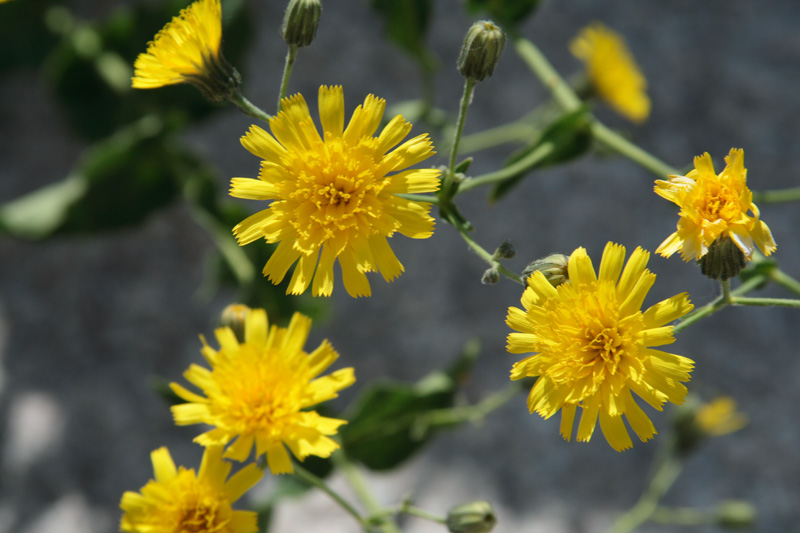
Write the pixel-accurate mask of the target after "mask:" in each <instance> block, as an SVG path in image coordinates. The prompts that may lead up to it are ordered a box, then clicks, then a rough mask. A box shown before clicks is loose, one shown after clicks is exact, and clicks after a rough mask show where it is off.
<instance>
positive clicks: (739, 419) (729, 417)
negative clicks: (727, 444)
mask: <svg viewBox="0 0 800 533" xmlns="http://www.w3.org/2000/svg"><path fill="white" fill-rule="evenodd" d="M694 420H695V424H697V427H698V428H699V429H700V431H702V432H703V433H705V434H706V435H710V436H712V437H719V436H721V435H727V434H728V433H733V432H734V431H739V430H740V429H742V428H743V427H744V426H746V425H747V417H746V416H745V415H743V414H742V413H740V412H738V411H737V410H736V401H735V400H734V399H733V398H731V397H730V396H720V397H718V398H715V399H714V400H712V401H710V402H709V403H707V404H704V405H702V406H701V407H700V408H698V409H697V412H696V413H695V415H694Z"/></svg>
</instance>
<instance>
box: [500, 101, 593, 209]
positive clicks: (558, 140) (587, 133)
mask: <svg viewBox="0 0 800 533" xmlns="http://www.w3.org/2000/svg"><path fill="white" fill-rule="evenodd" d="M589 121H590V117H589V111H588V109H587V108H586V107H585V106H584V107H581V108H580V109H578V110H576V111H573V112H571V113H567V114H565V115H562V116H561V117H560V118H558V119H557V120H556V121H554V122H553V123H552V124H550V126H548V127H547V128H546V129H545V130H544V131H543V132H542V134H541V135H540V136H539V138H538V139H536V141H535V142H534V143H532V144H531V145H529V146H526V147H525V148H523V149H521V150H519V151H517V152H516V153H515V154H513V155H512V156H511V157H510V158H509V160H508V161H506V164H505V167H506V168H509V167H512V166H515V165H516V166H517V167H519V170H518V171H517V172H514V173H512V175H511V176H509V177H508V178H507V179H505V180H504V181H502V182H500V183H498V184H497V185H495V186H494V187H493V188H492V192H491V194H490V200H491V201H496V200H498V199H500V198H502V197H503V196H505V195H506V194H507V193H508V192H509V191H511V190H512V189H513V188H514V187H516V186H517V185H519V183H520V182H521V180H522V178H524V177H525V175H526V174H527V173H528V172H530V171H532V170H535V169H542V168H545V167H549V166H553V165H557V164H560V163H565V162H567V161H570V160H572V159H575V158H576V157H579V156H581V155H583V154H584V153H586V152H587V151H588V150H589V148H590V147H591V143H592V134H591V130H590V128H589Z"/></svg>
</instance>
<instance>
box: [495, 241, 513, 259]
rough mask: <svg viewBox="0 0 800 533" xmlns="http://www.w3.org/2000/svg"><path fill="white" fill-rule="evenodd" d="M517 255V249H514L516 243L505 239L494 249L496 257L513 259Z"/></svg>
mask: <svg viewBox="0 0 800 533" xmlns="http://www.w3.org/2000/svg"><path fill="white" fill-rule="evenodd" d="M515 255H517V251H516V250H515V249H514V245H513V244H511V243H510V242H508V241H503V244H501V245H500V246H498V247H497V250H495V251H494V258H495V259H513V258H514V256H515Z"/></svg>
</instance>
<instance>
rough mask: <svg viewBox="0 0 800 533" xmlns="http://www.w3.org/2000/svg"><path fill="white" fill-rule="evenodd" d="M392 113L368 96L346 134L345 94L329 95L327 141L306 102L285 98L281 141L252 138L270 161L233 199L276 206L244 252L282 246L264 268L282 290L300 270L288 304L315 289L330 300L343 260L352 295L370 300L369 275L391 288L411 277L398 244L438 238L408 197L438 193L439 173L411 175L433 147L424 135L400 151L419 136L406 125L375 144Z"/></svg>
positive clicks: (250, 234)
mask: <svg viewBox="0 0 800 533" xmlns="http://www.w3.org/2000/svg"><path fill="white" fill-rule="evenodd" d="M385 105H386V102H385V101H384V100H382V99H380V98H376V97H375V96H374V95H369V96H367V98H366V99H365V100H364V104H363V105H361V106H358V107H357V108H356V110H355V112H354V113H353V117H352V118H351V119H350V124H349V125H348V126H347V128H345V127H344V95H343V93H342V88H341V87H325V86H323V87H320V90H319V110H320V122H321V123H322V135H320V134H319V132H318V131H317V128H316V126H315V125H314V121H313V119H312V118H311V115H310V113H309V110H308V106H307V105H306V102H305V100H304V99H303V97H302V95H299V94H298V95H295V96H291V97H289V98H285V99H284V100H283V102H282V104H281V111H280V113H278V114H277V116H275V117H273V118H272V119H271V120H270V122H269V124H270V129H271V130H272V134H273V135H274V137H273V136H272V135H270V134H269V133H267V132H266V131H264V130H262V129H261V128H259V127H257V126H252V127H251V128H250V131H248V132H247V134H246V135H245V136H244V137H242V145H244V147H245V148H246V149H247V150H249V151H250V152H252V153H253V154H255V155H257V156H259V157H261V158H262V159H263V160H264V161H263V162H262V163H261V172H260V173H259V176H258V177H259V179H252V178H233V179H232V180H231V189H230V194H231V196H235V197H237V198H247V199H251V200H267V201H270V202H271V203H270V204H269V205H268V206H267V207H266V209H264V210H263V211H260V212H258V213H256V214H254V215H252V216H250V217H248V218H246V219H245V220H243V221H242V222H240V223H239V224H237V225H236V227H234V228H233V233H234V235H236V238H237V240H238V242H239V244H240V245H245V244H248V243H251V242H253V241H255V240H257V239H260V238H264V239H265V240H266V241H267V242H270V243H278V246H277V248H276V249H275V251H274V252H273V253H272V256H271V257H270V259H269V261H268V262H267V264H266V266H265V267H264V275H265V276H268V277H269V279H270V281H272V282H273V283H275V284H278V283H280V282H281V281H282V280H283V278H284V276H285V275H286V272H287V271H288V270H289V268H290V267H291V266H292V265H293V264H294V263H297V265H296V266H295V269H294V274H293V275H292V278H291V280H290V282H289V288H288V289H287V291H286V292H287V294H301V293H303V292H304V291H305V290H306V289H307V288H308V286H309V284H311V286H312V288H311V290H312V294H313V295H314V296H330V294H331V292H332V291H333V264H334V262H335V261H336V260H337V259H338V260H339V264H340V266H341V268H342V279H343V281H344V288H345V290H346V291H347V292H348V294H350V295H351V296H354V297H358V296H369V295H370V294H371V290H370V285H369V281H368V280H367V276H366V274H365V273H366V272H371V271H376V270H377V271H379V272H380V273H381V274H382V275H383V277H384V279H385V280H386V281H391V280H393V279H394V278H395V277H397V276H399V275H400V274H401V273H402V272H403V265H402V264H401V263H400V261H398V259H397V257H396V256H395V255H394V252H393V251H392V249H391V247H390V246H389V243H388V242H387V238H388V237H391V236H392V235H393V234H394V233H395V232H399V233H400V234H402V235H405V236H406V237H411V238H413V239H425V238H427V237H430V236H431V235H432V234H433V224H434V220H433V218H431V216H430V215H429V214H428V212H429V211H430V208H431V204H429V203H419V202H414V201H411V200H407V199H405V198H402V197H400V196H398V195H399V194H404V193H425V192H433V191H435V190H437V189H438V187H439V179H438V178H439V173H440V171H439V170H437V169H432V168H429V169H413V170H403V169H406V168H407V167H409V166H411V165H414V164H416V163H419V162H420V161H422V160H424V159H426V158H428V157H430V156H431V155H432V154H433V153H434V151H433V146H432V145H431V141H430V139H429V138H428V135H427V134H423V135H418V136H416V137H414V138H412V139H410V140H408V141H406V142H404V143H403V144H401V145H400V146H397V147H396V148H394V149H393V150H392V148H393V147H394V146H395V145H397V144H398V143H399V142H400V141H401V140H402V139H403V138H404V137H405V136H406V135H408V133H409V132H410V131H411V124H410V123H408V122H406V121H405V120H403V117H402V116H400V115H398V116H396V117H394V118H393V119H392V120H390V121H389V123H388V124H387V125H386V126H385V127H384V128H383V130H382V131H381V132H380V134H379V135H378V136H375V135H373V134H374V133H375V131H376V129H377V128H378V125H379V124H380V122H381V117H382V116H383V111H384V107H385ZM389 150H391V151H389ZM312 280H313V283H312Z"/></svg>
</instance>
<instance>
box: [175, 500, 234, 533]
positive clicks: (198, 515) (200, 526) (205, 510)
mask: <svg viewBox="0 0 800 533" xmlns="http://www.w3.org/2000/svg"><path fill="white" fill-rule="evenodd" d="M220 511H221V509H219V502H218V501H217V500H216V499H214V498H204V499H203V501H200V502H197V503H196V504H195V505H191V504H189V505H187V506H185V507H184V508H183V509H182V510H181V518H180V519H179V521H178V527H177V528H176V529H175V531H178V532H180V533H205V532H208V533H212V532H214V531H226V530H227V529H226V526H227V524H228V520H225V519H222V517H221V516H220V514H221V513H220Z"/></svg>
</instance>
